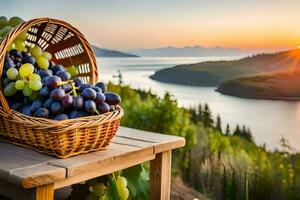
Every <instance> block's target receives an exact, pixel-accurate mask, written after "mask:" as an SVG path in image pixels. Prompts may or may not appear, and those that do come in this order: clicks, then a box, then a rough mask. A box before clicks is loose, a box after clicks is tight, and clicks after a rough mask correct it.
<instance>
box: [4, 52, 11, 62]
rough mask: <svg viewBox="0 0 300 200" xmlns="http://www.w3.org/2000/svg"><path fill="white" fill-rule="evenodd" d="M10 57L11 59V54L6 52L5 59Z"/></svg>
mask: <svg viewBox="0 0 300 200" xmlns="http://www.w3.org/2000/svg"><path fill="white" fill-rule="evenodd" d="M8 59H11V58H10V54H9V52H6V54H5V57H4V61H7V60H8Z"/></svg>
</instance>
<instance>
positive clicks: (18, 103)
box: [9, 102, 23, 110]
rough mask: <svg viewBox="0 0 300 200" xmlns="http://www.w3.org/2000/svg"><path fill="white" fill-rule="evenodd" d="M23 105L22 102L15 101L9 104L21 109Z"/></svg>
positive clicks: (13, 107) (15, 108)
mask: <svg viewBox="0 0 300 200" xmlns="http://www.w3.org/2000/svg"><path fill="white" fill-rule="evenodd" d="M22 105H23V104H22V103H20V102H14V103H11V104H9V106H10V108H11V109H13V110H19V108H21V106H22Z"/></svg>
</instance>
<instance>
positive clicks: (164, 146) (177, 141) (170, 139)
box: [113, 127, 185, 153]
mask: <svg viewBox="0 0 300 200" xmlns="http://www.w3.org/2000/svg"><path fill="white" fill-rule="evenodd" d="M121 138H123V142H126V140H127V141H128V144H132V145H134V144H136V145H137V146H141V147H143V146H153V147H154V153H161V152H164V151H168V150H172V149H176V148H179V147H183V146H184V145H185V139H184V138H182V137H177V136H174V135H165V134H158V133H151V132H146V131H141V130H136V129H131V128H126V127H121V128H120V131H119V132H118V133H117V136H116V137H115V138H114V140H113V141H116V142H117V141H118V140H122V139H121Z"/></svg>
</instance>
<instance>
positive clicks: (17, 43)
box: [14, 40, 26, 52]
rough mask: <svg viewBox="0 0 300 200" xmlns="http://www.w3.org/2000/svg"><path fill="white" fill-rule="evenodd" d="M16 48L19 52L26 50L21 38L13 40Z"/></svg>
mask: <svg viewBox="0 0 300 200" xmlns="http://www.w3.org/2000/svg"><path fill="white" fill-rule="evenodd" d="M14 43H15V46H16V49H17V50H18V51H20V52H22V51H26V47H25V43H24V42H23V41H21V40H15V41H14Z"/></svg>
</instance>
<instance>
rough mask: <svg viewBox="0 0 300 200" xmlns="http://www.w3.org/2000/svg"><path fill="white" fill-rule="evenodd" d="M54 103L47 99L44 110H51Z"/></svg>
mask: <svg viewBox="0 0 300 200" xmlns="http://www.w3.org/2000/svg"><path fill="white" fill-rule="evenodd" d="M53 102H54V100H53V99H51V98H49V99H47V100H46V101H45V102H44V105H43V107H44V108H47V109H50V107H51V105H52V103H53Z"/></svg>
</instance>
